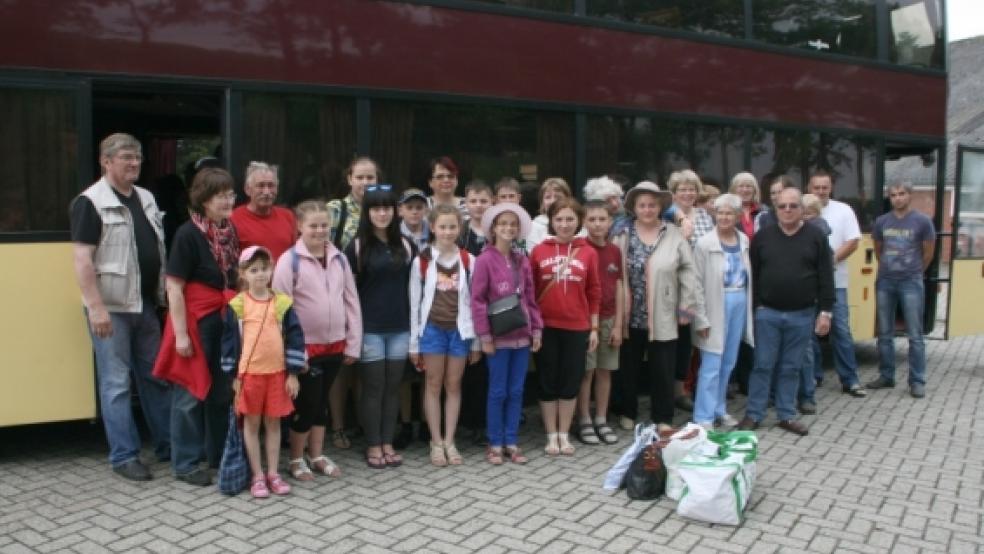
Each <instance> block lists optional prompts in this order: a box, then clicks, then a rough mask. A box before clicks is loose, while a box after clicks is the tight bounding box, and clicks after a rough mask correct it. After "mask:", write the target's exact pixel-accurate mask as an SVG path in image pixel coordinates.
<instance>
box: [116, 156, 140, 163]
mask: <svg viewBox="0 0 984 554" xmlns="http://www.w3.org/2000/svg"><path fill="white" fill-rule="evenodd" d="M116 159H118V160H123V161H124V162H127V163H130V162H142V161H143V156H141V155H140V154H120V155H118V156H116Z"/></svg>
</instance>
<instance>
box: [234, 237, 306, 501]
mask: <svg viewBox="0 0 984 554" xmlns="http://www.w3.org/2000/svg"><path fill="white" fill-rule="evenodd" d="M272 274H273V260H272V259H271V257H270V252H269V251H268V250H267V249H266V248H263V247H262V246H250V247H249V248H247V249H245V250H243V253H242V255H241V256H240V257H239V276H240V277H239V278H240V285H241V287H240V288H241V290H242V292H240V293H239V294H237V295H236V296H235V297H234V298H233V299H232V300H230V301H229V307H228V309H227V310H226V316H225V327H224V329H223V333H222V369H223V371H225V372H227V373H231V372H232V371H233V370H234V369H236V367H237V366H238V373H237V376H236V380H235V381H234V382H233V389H234V390H235V392H236V412H238V413H239V414H242V415H244V416H245V423H244V425H243V441H244V442H245V443H246V455H247V456H248V457H249V466H250V470H251V471H252V472H253V484H252V486H251V487H250V493H251V494H252V495H253V497H254V498H266V497H268V496H270V491H271V490H272V491H273V492H274V494H281V495H282V494H287V493H289V492H290V485H288V484H287V483H286V482H284V480H283V479H281V478H280V475H279V474H278V473H277V462H278V458H279V456H280V418H282V417H284V416H287V415H289V414H290V413H291V412H292V411H294V407H293V405H292V404H291V399H293V398H295V397H296V396H297V390H298V382H297V373H298V372H299V371H300V370H301V369H302V368H303V367H304V364H305V361H304V333H303V332H302V331H301V325H300V322H299V321H298V320H297V316H296V315H294V310H293V309H292V307H291V303H292V301H291V299H290V297H289V296H287V295H286V294H282V293H275V292H274V291H272V290H270V276H271V275H272ZM285 369H286V371H285ZM285 373H287V374H289V375H286V376H285ZM261 422H262V424H263V427H264V429H265V434H266V445H265V446H266V450H265V451H266V461H267V472H268V473H267V474H266V475H264V474H263V467H262V464H261V463H260V424H261Z"/></svg>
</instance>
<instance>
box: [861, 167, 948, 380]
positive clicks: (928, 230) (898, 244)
mask: <svg viewBox="0 0 984 554" xmlns="http://www.w3.org/2000/svg"><path fill="white" fill-rule="evenodd" d="M887 193H888V199H889V201H890V202H891V203H892V211H891V212H889V213H887V214H884V215H882V216H880V217H879V218H878V219H877V220H875V226H874V229H872V232H871V237H872V238H873V239H874V241H875V256H877V257H878V277H877V279H876V280H875V295H876V297H877V299H878V357H879V358H880V364H879V376H878V378H877V379H875V380H874V381H871V382H870V383H868V388H870V389H889V388H892V387H894V386H895V311H896V308H897V307H898V306H901V307H902V317H903V318H904V319H905V332H906V335H908V337H909V394H911V395H912V396H913V397H914V398H922V397H923V396H925V395H926V345H925V344H924V342H923V311H924V310H925V307H926V290H925V288H924V284H923V273H925V272H926V268H927V267H929V263H930V262H931V261H932V260H933V253H934V249H935V247H936V231H935V230H934V229H933V221H932V220H931V219H929V218H928V217H926V216H925V215H924V214H922V213H920V212H917V211H915V210H913V209H912V185H911V184H909V183H895V184H892V185H889V186H888V190H887Z"/></svg>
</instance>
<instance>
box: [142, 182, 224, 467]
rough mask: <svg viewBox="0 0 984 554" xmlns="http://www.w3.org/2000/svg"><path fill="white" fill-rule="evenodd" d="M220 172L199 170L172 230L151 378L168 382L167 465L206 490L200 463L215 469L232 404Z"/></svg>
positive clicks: (222, 193) (222, 198)
mask: <svg viewBox="0 0 984 554" xmlns="http://www.w3.org/2000/svg"><path fill="white" fill-rule="evenodd" d="M232 187H233V180H232V176H231V175H229V172H227V171H226V170H224V169H219V168H206V169H203V170H201V171H199V172H198V173H197V174H196V175H195V177H194V179H193V180H192V183H191V190H190V191H189V204H190V206H189V207H190V210H191V220H190V221H187V222H185V223H184V224H183V225H181V227H179V228H178V230H177V232H176V233H175V235H174V242H173V243H172V244H171V254H170V258H169V259H168V262H167V270H166V273H167V282H166V290H167V299H168V304H169V306H170V312H169V313H168V318H167V322H166V324H165V327H164V335H163V337H162V338H161V351H160V353H158V355H157V363H156V364H155V365H154V376H156V377H158V378H160V379H164V380H165V381H170V382H171V383H174V385H175V387H174V389H173V391H172V394H171V466H172V467H173V469H174V475H175V477H177V478H178V479H179V480H181V481H185V482H187V483H191V484H193V485H200V486H206V485H209V484H210V483H211V481H212V480H211V477H210V475H209V472H208V470H207V469H203V468H200V467H199V465H198V462H199V461H200V460H201V459H202V457H203V456H202V454H203V451H204V454H205V456H204V457H205V458H206V459H207V460H208V463H209V465H210V466H211V467H218V465H219V460H220V459H221V457H222V448H223V445H224V443H225V436H226V429H227V427H228V422H229V420H228V417H229V403H230V402H231V401H232V382H231V380H230V376H229V375H226V374H225V373H223V372H222V369H221V367H220V364H219V354H220V350H221V340H222V314H221V312H222V308H223V306H225V304H226V302H228V300H229V299H230V298H231V297H232V295H233V294H234V292H235V289H236V279H237V276H236V263H237V260H238V258H239V239H238V237H237V236H236V230H235V229H234V228H233V226H232V223H231V222H230V221H229V216H230V215H231V214H232V206H233V204H234V203H235V200H236V194H235V193H234V192H233V190H232Z"/></svg>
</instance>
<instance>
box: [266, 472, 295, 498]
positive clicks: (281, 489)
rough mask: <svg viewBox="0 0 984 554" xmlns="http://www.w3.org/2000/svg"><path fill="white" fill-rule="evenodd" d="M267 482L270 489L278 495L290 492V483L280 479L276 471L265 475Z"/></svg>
mask: <svg viewBox="0 0 984 554" xmlns="http://www.w3.org/2000/svg"><path fill="white" fill-rule="evenodd" d="M267 484H269V485H270V490H271V491H273V494H276V495H280V496H283V495H285V494H290V485H288V484H287V481H284V480H283V479H281V477H280V474H278V473H271V474H270V475H267Z"/></svg>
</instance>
